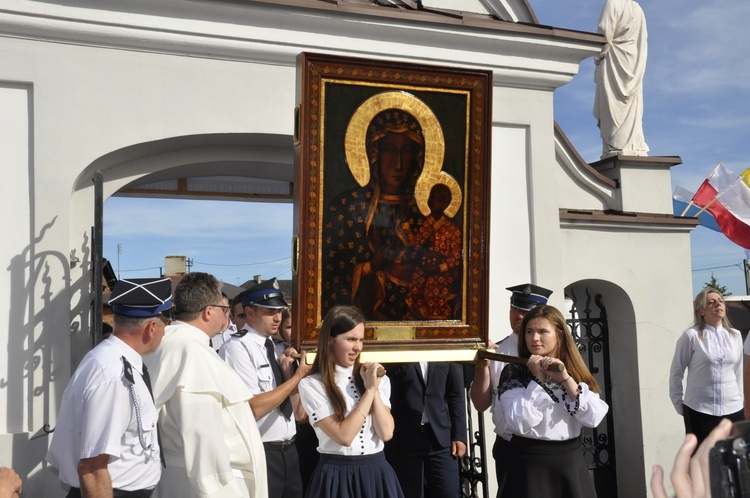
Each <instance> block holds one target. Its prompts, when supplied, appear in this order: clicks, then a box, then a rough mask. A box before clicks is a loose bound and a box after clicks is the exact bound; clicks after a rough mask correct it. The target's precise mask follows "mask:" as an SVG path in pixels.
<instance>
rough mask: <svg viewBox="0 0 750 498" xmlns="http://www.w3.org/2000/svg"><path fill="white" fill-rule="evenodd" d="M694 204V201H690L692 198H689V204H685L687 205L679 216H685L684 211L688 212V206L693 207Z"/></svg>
mask: <svg viewBox="0 0 750 498" xmlns="http://www.w3.org/2000/svg"><path fill="white" fill-rule="evenodd" d="M694 205H695V203H694V202H693V201H692V199H691V200H690V204H688V205H687V207H686V208H685V210H684V211H683V212H682V214H681V215H680V218H682V217H684V216H685V214H686V213H687V212H688V211H689V210H690V208H691V207H693V206H694ZM696 216H697V215H696Z"/></svg>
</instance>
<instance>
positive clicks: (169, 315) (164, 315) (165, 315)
mask: <svg viewBox="0 0 750 498" xmlns="http://www.w3.org/2000/svg"><path fill="white" fill-rule="evenodd" d="M173 311H174V308H169V309H168V310H164V311H162V312H160V313H159V318H161V319H162V320H164V322H166V325H171V323H172V322H174V314H173Z"/></svg>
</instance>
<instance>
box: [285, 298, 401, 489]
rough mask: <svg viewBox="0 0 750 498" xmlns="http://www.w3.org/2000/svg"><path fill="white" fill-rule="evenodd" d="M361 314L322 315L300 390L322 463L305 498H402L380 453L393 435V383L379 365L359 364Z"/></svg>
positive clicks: (340, 310)
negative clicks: (381, 373) (314, 349)
mask: <svg viewBox="0 0 750 498" xmlns="http://www.w3.org/2000/svg"><path fill="white" fill-rule="evenodd" d="M364 337H365V325H364V318H363V316H362V314H361V313H360V312H359V311H358V310H357V309H356V308H354V307H352V306H334V307H332V308H331V309H330V310H328V313H326V316H325V318H324V319H323V326H322V328H321V330H320V337H319V338H318V352H317V355H316V356H315V361H314V362H313V366H312V370H311V372H310V375H308V376H307V377H305V378H304V379H302V381H300V383H299V394H300V398H301V400H302V404H303V406H304V408H305V411H306V412H307V413H308V416H309V420H310V423H311V424H312V426H313V428H314V429H315V433H316V434H317V436H318V440H319V446H318V452H319V453H320V461H319V462H318V466H317V467H316V468H315V471H314V472H313V475H312V478H311V479H310V483H309V484H308V487H307V493H306V495H305V496H306V498H370V497H379V498H403V496H404V495H403V493H402V492H401V487H400V486H399V484H398V480H397V478H396V473H395V472H394V471H393V468H391V466H390V465H389V464H388V462H386V460H385V457H384V455H383V448H384V444H383V443H384V442H385V441H388V440H390V439H391V437H392V436H393V417H392V416H391V411H390V396H391V384H390V381H389V380H388V377H385V376H383V377H378V369H379V368H381V369H382V366H381V365H379V364H377V363H362V364H360V361H359V360H360V358H359V354H360V352H361V351H362V344H363V341H364Z"/></svg>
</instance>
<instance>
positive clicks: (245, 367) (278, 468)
mask: <svg viewBox="0 0 750 498" xmlns="http://www.w3.org/2000/svg"><path fill="white" fill-rule="evenodd" d="M241 296H242V304H243V306H244V311H245V321H246V323H245V326H244V327H243V328H242V329H241V330H240V331H239V332H237V334H235V335H234V336H233V337H232V338H231V339H230V340H229V341H228V342H227V343H226V344H224V346H222V348H221V349H220V350H219V355H220V356H221V357H222V358H224V360H225V361H226V362H227V364H229V365H230V366H231V367H232V368H234V369H235V370H236V371H237V373H238V374H239V375H240V377H242V379H243V380H244V381H245V383H246V384H247V386H248V387H249V388H250V391H251V392H252V393H253V398H252V399H251V400H250V406H251V407H252V409H253V414H254V415H255V419H256V420H257V422H258V428H259V429H260V434H261V437H262V438H263V447H264V450H265V453H266V462H267V468H268V486H269V496H270V497H272V498H302V478H301V477H300V466H299V455H298V454H297V449H296V447H295V445H294V440H295V436H296V433H297V428H296V423H295V417H294V414H295V413H299V414H300V418H303V417H304V412H302V413H300V411H301V409H299V394H298V392H297V385H298V384H299V381H300V380H302V379H303V378H304V377H305V376H306V375H307V374H308V373H309V372H310V365H307V363H306V362H305V358H304V353H303V354H302V358H301V359H300V362H299V367H298V368H297V369H296V371H295V370H294V365H295V359H294V358H293V357H292V355H293V354H294V353H296V351H295V349H294V348H291V347H290V348H287V349H286V350H285V351H284V352H283V353H282V354H281V355H280V356H277V352H276V350H275V346H274V343H273V340H272V338H271V337H272V336H273V335H274V334H275V333H276V332H277V331H278V329H279V326H280V325H281V312H282V310H283V309H284V308H286V307H287V306H289V305H288V304H287V302H286V301H285V300H284V296H283V293H282V292H281V288H280V287H279V283H278V281H277V280H276V279H275V278H273V279H271V280H267V281H265V282H261V283H258V284H255V285H253V286H252V287H250V288H248V289H247V290H246V291H244V292H243V293H242V294H241ZM298 409H299V410H300V411H298Z"/></svg>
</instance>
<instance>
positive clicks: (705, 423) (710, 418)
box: [682, 405, 745, 444]
mask: <svg viewBox="0 0 750 498" xmlns="http://www.w3.org/2000/svg"><path fill="white" fill-rule="evenodd" d="M723 418H728V419H729V420H731V421H732V422H739V421H741V420H745V410H740V411H738V412H735V413H729V414H727V415H708V414H707V413H701V412H698V411H695V410H693V409H692V408H690V407H689V406H687V405H682V419H683V421H684V422H685V434H695V437H696V438H698V444H701V443H702V442H703V440H704V439H706V437H707V436H708V433H709V432H711V431H712V430H714V428H715V427H716V426H717V425H719V422H720V421H721V419H723Z"/></svg>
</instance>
